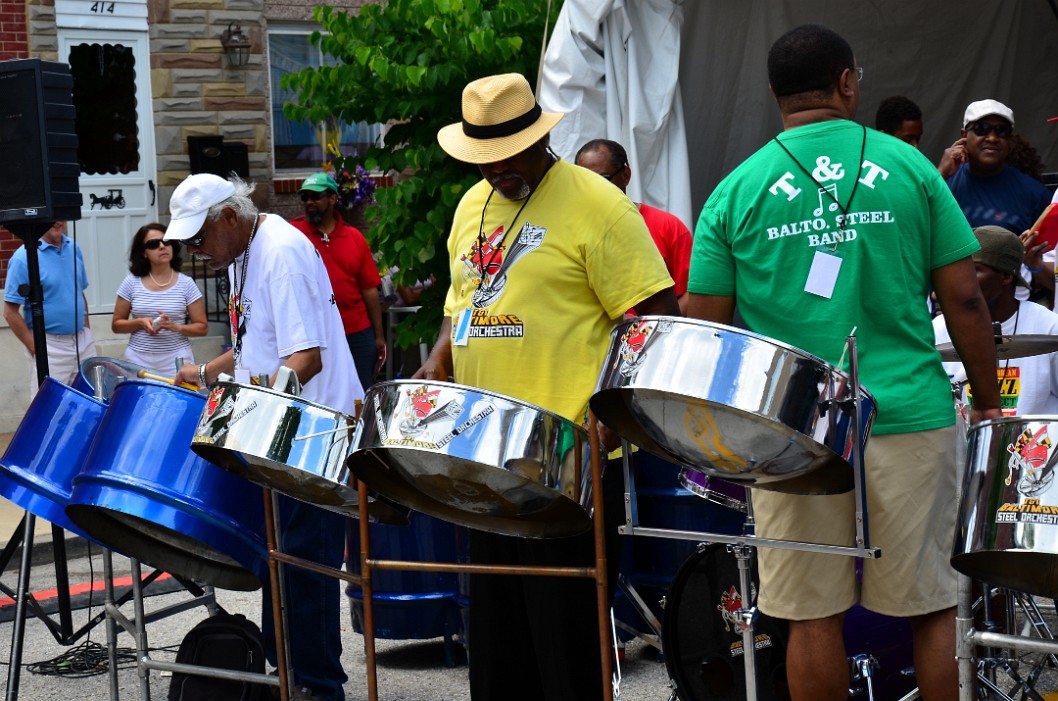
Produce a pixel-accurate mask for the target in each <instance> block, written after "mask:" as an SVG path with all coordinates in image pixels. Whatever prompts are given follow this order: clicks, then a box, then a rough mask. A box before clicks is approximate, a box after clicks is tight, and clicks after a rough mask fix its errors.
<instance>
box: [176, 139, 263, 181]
mask: <svg viewBox="0 0 1058 701" xmlns="http://www.w3.org/2000/svg"><path fill="white" fill-rule="evenodd" d="M187 155H188V158H189V159H190V161H191V174H192V175H195V174H196V173H212V174H213V175H219V176H220V177H222V178H226V177H228V176H229V175H231V174H232V173H235V174H236V175H238V176H239V177H240V178H248V177H250V156H249V148H248V147H247V146H246V144H244V143H242V142H241V141H233V142H230V143H224V137H223V136H189V137H187Z"/></svg>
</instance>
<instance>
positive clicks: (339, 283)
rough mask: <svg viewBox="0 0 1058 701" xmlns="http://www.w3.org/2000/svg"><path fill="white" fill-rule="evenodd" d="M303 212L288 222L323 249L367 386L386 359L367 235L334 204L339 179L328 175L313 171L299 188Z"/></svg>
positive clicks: (376, 280) (355, 359) (375, 268)
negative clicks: (376, 369)
mask: <svg viewBox="0 0 1058 701" xmlns="http://www.w3.org/2000/svg"><path fill="white" fill-rule="evenodd" d="M300 194H301V201H302V202H303V203H304V205H305V216H303V217H296V218H294V219H292V220H290V223H291V224H293V225H294V226H295V227H296V228H297V229H298V230H299V231H301V232H302V233H304V234H305V235H306V236H307V237H308V239H309V241H312V245H313V246H315V247H316V250H317V251H319V252H320V256H321V257H322V258H323V263H324V265H325V266H326V267H327V274H328V275H330V278H331V287H333V288H334V296H335V300H336V301H337V302H338V311H339V312H340V313H341V315H342V324H343V325H344V327H345V338H346V340H347V341H348V342H349V350H350V352H351V353H352V354H353V362H354V363H355V364H356V374H357V375H358V376H359V378H360V384H361V385H363V387H364V389H365V390H366V389H367V388H368V387H370V386H371V385H372V384H374V381H375V368H376V367H377V366H378V364H379V362H380V361H381V360H382V359H384V358H385V357H386V334H385V331H384V330H383V328H382V303H381V301H380V300H379V296H378V286H379V285H380V284H382V279H381V278H380V277H379V274H378V266H377V265H375V259H374V258H373V257H372V256H371V250H370V249H369V248H368V247H367V240H365V239H364V235H363V234H361V233H360V231H359V230H358V229H357V228H356V227H354V226H350V225H349V224H346V223H345V222H344V221H342V215H341V213H340V212H338V210H337V209H336V208H335V205H336V204H337V202H338V183H336V182H335V181H334V178H332V177H331V176H330V175H327V174H326V173H314V174H313V175H310V176H309V177H308V178H306V179H305V182H303V183H302V184H301V189H300Z"/></svg>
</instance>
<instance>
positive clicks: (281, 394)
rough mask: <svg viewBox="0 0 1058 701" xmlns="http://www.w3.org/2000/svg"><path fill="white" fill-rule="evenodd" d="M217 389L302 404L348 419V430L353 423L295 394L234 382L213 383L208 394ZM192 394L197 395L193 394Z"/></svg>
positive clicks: (324, 406)
mask: <svg viewBox="0 0 1058 701" xmlns="http://www.w3.org/2000/svg"><path fill="white" fill-rule="evenodd" d="M217 387H221V388H225V389H226V388H228V387H237V388H239V389H246V390H252V391H254V392H261V393H262V394H270V395H274V396H275V397H277V398H279V399H282V400H283V401H289V402H297V403H298V404H303V405H305V406H309V407H313V408H316V409H322V410H323V411H325V412H327V413H330V414H334V415H335V416H336V417H341V416H344V417H345V418H346V419H348V423H349V425H350V428H352V424H353V421H354V418H353V416H352V415H351V414H347V413H345V412H344V411H341V410H340V409H335V408H334V407H329V406H327V405H326V404H320V403H319V402H314V401H312V400H311V399H305V398H304V397H301V396H298V395H296V394H287V393H286V392H280V391H279V390H277V389H274V388H272V387H264V386H261V385H248V384H246V383H244V382H235V381H234V380H219V381H217V382H214V383H213V384H211V385H209V388H208V389H209V392H212V391H213V390H214V389H215V388H217ZM186 391H190V390H186ZM194 394H199V393H198V392H195V393H194ZM200 396H201V395H200ZM365 396H366V395H365Z"/></svg>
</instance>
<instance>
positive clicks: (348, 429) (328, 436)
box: [191, 382, 408, 525]
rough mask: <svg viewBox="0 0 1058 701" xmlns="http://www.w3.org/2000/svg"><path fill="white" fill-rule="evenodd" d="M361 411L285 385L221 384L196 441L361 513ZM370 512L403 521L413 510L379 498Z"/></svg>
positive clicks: (264, 475) (299, 490) (239, 471)
mask: <svg viewBox="0 0 1058 701" xmlns="http://www.w3.org/2000/svg"><path fill="white" fill-rule="evenodd" d="M352 431H353V417H351V416H349V415H348V414H344V413H342V412H340V411H336V410H334V409H331V408H329V407H325V406H323V405H322V404H315V403H313V402H310V401H308V400H305V399H301V398H300V397H295V396H293V395H290V394H284V393H283V392H279V391H278V390H274V389H270V388H267V387H257V386H253V385H243V384H238V383H235V382H218V383H217V384H215V385H213V386H212V387H211V388H210V391H209V398H208V399H207V401H206V407H205V409H203V411H202V416H201V417H200V418H199V422H198V428H197V429H196V430H195V435H194V438H192V439H191V449H192V450H194V451H195V452H196V453H197V454H199V455H201V456H202V457H203V458H205V459H206V460H209V461H210V462H211V463H213V464H215V465H219V466H221V467H223V468H224V469H225V470H228V471H230V472H233V473H234V474H236V475H239V476H240V477H243V478H245V479H248V480H250V481H251V482H254V483H256V484H259V485H261V486H264V487H269V488H270V489H275V490H276V491H280V492H282V493H284V494H286V495H288V496H291V497H294V498H295V499H300V500H302V501H305V502H308V503H310V504H314V505H316V506H320V507H323V508H325V509H330V510H332V511H338V512H340V513H343V514H346V515H350V516H357V515H358V514H359V510H358V505H359V503H360V500H359V493H358V491H357V487H356V484H355V483H351V481H350V473H349V469H348V467H347V466H346V464H345V459H346V457H348V455H349V446H350V438H351V436H352ZM368 516H369V518H371V520H373V521H377V522H379V523H391V524H398V525H403V524H406V523H407V522H408V518H407V512H406V511H404V510H403V509H400V508H398V507H395V506H393V505H391V504H387V503H386V502H384V501H380V500H377V499H376V500H372V501H371V503H370V504H369V505H368Z"/></svg>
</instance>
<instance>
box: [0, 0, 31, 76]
mask: <svg viewBox="0 0 1058 701" xmlns="http://www.w3.org/2000/svg"><path fill="white" fill-rule="evenodd" d="M28 52H29V44H28V42H27V39H26V3H25V0H0V61H6V60H7V59H10V58H25V57H26V56H27V55H28Z"/></svg>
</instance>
